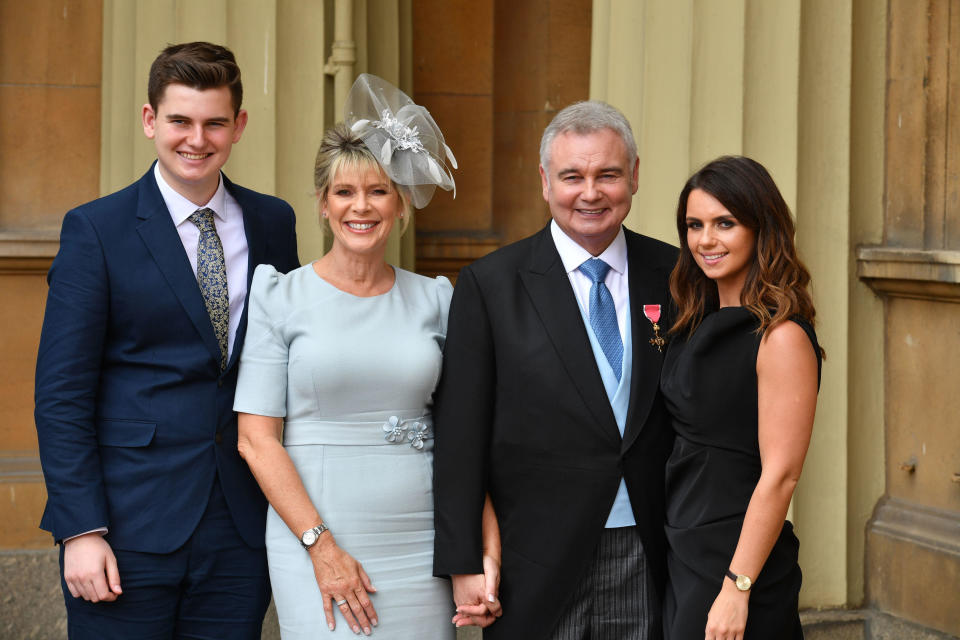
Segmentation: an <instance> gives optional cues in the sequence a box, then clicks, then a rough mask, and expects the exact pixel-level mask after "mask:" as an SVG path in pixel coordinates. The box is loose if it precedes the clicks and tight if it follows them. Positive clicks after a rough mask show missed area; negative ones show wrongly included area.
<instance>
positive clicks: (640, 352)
mask: <svg viewBox="0 0 960 640" xmlns="http://www.w3.org/2000/svg"><path fill="white" fill-rule="evenodd" d="M626 238H627V261H628V264H629V269H630V275H629V279H630V285H629V287H630V317H631V323H630V329H631V331H632V332H633V372H632V373H631V381H630V408H629V409H628V410H627V424H626V429H625V431H624V434H623V449H622V450H623V451H626V450H627V449H629V448H630V446H631V445H632V444H633V443H634V441H635V440H636V439H637V436H638V435H640V431H641V430H642V429H643V424H644V423H645V422H646V420H647V414H649V413H650V407H651V406H652V405H653V399H654V397H656V395H657V390H658V389H659V387H660V369H661V366H662V365H663V353H661V352H660V351H658V350H657V348H656V347H655V346H653V345H651V344H650V338H652V337H653V325H652V324H651V323H650V321H649V320H648V319H647V317H646V316H645V315H644V313H643V305H645V304H659V305H661V308H662V309H663V310H664V312H665V311H666V309H667V305H668V304H669V302H670V301H669V300H661V299H660V298H661V297H662V296H663V293H662V289H658V288H657V287H655V286H652V285H651V283H653V282H657V279H658V278H662V276H660V275H659V274H657V273H655V272H653V271H652V270H650V269H649V268H647V266H646V264H645V262H644V260H643V256H641V255H640V248H639V242H638V238H637V236H636V234H634V233H632V232H630V231H626ZM665 332H666V328H665V327H664V326H663V325H661V326H660V334H661V335H663V334H664V333H665Z"/></svg>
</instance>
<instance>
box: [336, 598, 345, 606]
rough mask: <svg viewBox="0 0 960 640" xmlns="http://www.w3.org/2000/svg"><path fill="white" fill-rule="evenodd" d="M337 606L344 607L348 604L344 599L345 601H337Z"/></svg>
mask: <svg viewBox="0 0 960 640" xmlns="http://www.w3.org/2000/svg"><path fill="white" fill-rule="evenodd" d="M336 604H337V606H338V607H342V606H343V605H345V604H347V599H346V598H344V599H343V600H337V603H336Z"/></svg>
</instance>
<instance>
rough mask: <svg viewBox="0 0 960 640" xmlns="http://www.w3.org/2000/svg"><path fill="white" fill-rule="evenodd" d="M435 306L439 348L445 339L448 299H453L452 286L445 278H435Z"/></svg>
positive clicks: (448, 310) (448, 312) (448, 309)
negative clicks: (437, 315)
mask: <svg viewBox="0 0 960 640" xmlns="http://www.w3.org/2000/svg"><path fill="white" fill-rule="evenodd" d="M435 282H436V283H437V306H438V309H439V311H440V340H441V342H440V348H441V349H442V348H443V341H445V340H446V337H447V316H448V315H449V314H450V299H451V298H452V297H453V285H452V284H450V280H448V279H447V278H446V276H437V277H436V280H435Z"/></svg>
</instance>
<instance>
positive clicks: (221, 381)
mask: <svg viewBox="0 0 960 640" xmlns="http://www.w3.org/2000/svg"><path fill="white" fill-rule="evenodd" d="M222 387H223V380H217V388H218V389H220V388H222Z"/></svg>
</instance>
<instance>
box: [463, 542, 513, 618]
mask: <svg viewBox="0 0 960 640" xmlns="http://www.w3.org/2000/svg"><path fill="white" fill-rule="evenodd" d="M499 589H500V562H499V561H498V560H497V559H496V558H494V557H492V556H490V555H484V556H483V575H480V574H466V575H458V576H453V595H454V602H456V604H457V614H456V615H455V616H454V617H453V624H455V625H456V626H458V627H464V626H468V625H476V626H479V627H489V626H490V625H491V624H493V623H494V622H496V620H497V618H499V617H500V616H501V615H503V607H502V606H501V604H500V600H499V598H498V597H497V596H498V592H499Z"/></svg>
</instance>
